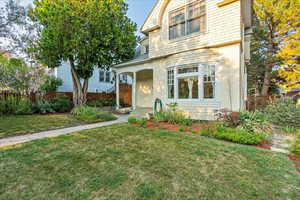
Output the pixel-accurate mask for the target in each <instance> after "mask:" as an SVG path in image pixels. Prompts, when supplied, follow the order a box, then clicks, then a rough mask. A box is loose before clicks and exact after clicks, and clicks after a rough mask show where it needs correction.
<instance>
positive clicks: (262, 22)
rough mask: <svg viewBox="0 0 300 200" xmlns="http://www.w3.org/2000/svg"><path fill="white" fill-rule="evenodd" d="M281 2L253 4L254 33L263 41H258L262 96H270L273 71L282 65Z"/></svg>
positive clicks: (257, 0) (270, 1)
mask: <svg viewBox="0 0 300 200" xmlns="http://www.w3.org/2000/svg"><path fill="white" fill-rule="evenodd" d="M282 6H283V5H282V4H281V0H268V1H265V0H255V1H254V4H253V9H254V13H255V17H256V18H257V22H256V29H257V30H254V31H258V32H254V33H257V34H258V37H259V38H261V39H262V40H261V41H259V40H258V41H257V45H258V47H259V51H260V52H258V56H259V53H260V56H261V58H259V59H260V60H261V59H263V62H262V63H261V64H263V69H260V71H261V72H263V82H262V87H261V91H260V94H261V95H262V96H267V95H269V91H270V88H271V85H272V78H273V75H274V73H273V70H274V68H275V67H276V66H278V65H279V64H280V60H279V59H278V57H277V56H276V55H277V52H278V50H279V47H278V46H279V44H278V41H277V40H276V33H277V32H278V31H279V23H280V15H281V13H280V12H282V10H278V8H280V7H282Z"/></svg>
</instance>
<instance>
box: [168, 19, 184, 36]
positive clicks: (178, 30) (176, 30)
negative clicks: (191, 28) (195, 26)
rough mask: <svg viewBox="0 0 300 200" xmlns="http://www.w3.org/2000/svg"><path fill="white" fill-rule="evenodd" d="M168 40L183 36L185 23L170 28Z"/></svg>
mask: <svg viewBox="0 0 300 200" xmlns="http://www.w3.org/2000/svg"><path fill="white" fill-rule="evenodd" d="M169 31H170V39H176V38H179V37H182V36H184V35H185V22H183V23H181V24H177V25H174V26H172V27H170V30H169Z"/></svg>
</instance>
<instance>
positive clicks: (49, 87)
mask: <svg viewBox="0 0 300 200" xmlns="http://www.w3.org/2000/svg"><path fill="white" fill-rule="evenodd" d="M62 84H63V81H62V80H61V79H60V78H56V77H55V76H46V77H45V81H44V83H43V84H42V85H41V86H40V89H39V90H40V91H41V92H55V91H56V90H57V88H58V87H59V86H62Z"/></svg>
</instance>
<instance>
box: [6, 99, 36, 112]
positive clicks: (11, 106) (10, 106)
mask: <svg viewBox="0 0 300 200" xmlns="http://www.w3.org/2000/svg"><path fill="white" fill-rule="evenodd" d="M32 112H33V111H32V103H31V101H30V100H29V99H27V98H17V97H9V98H8V99H7V100H0V115H9V114H16V115H25V114H32Z"/></svg>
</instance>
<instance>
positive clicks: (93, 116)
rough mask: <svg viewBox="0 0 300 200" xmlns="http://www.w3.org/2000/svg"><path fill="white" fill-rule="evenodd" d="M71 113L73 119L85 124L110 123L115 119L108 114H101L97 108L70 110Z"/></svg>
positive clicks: (86, 107) (84, 107)
mask: <svg viewBox="0 0 300 200" xmlns="http://www.w3.org/2000/svg"><path fill="white" fill-rule="evenodd" d="M71 113H72V115H73V116H74V117H75V118H77V119H79V120H82V121H84V122H86V123H95V122H103V121H111V120H115V119H117V118H116V117H115V116H114V115H113V114H111V113H109V112H103V111H101V110H99V109H97V108H92V107H88V106H81V107H76V108H74V109H73V110H72V112H71Z"/></svg>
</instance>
